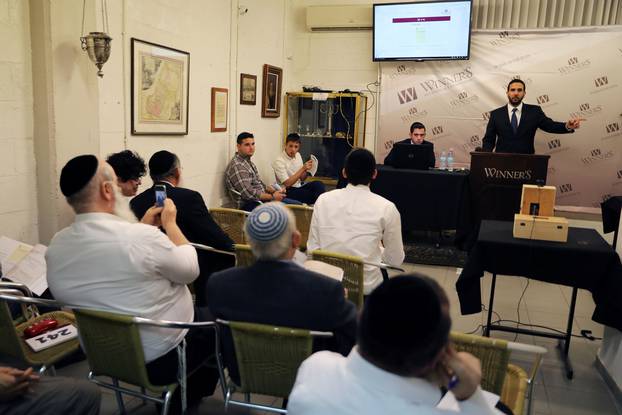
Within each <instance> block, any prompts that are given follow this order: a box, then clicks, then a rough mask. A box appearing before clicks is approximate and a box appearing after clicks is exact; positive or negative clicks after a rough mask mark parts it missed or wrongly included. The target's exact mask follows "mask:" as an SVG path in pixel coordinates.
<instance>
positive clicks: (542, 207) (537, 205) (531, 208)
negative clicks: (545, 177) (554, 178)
mask: <svg viewBox="0 0 622 415" xmlns="http://www.w3.org/2000/svg"><path fill="white" fill-rule="evenodd" d="M554 207H555V186H536V185H533V184H524V185H523V193H522V195H521V199H520V213H521V214H522V215H533V216H553V209H554Z"/></svg>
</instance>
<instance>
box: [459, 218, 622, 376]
mask: <svg viewBox="0 0 622 415" xmlns="http://www.w3.org/2000/svg"><path fill="white" fill-rule="evenodd" d="M512 226H513V224H512V222H502V221H491V220H483V221H482V223H481V226H480V230H479V235H478V237H477V241H476V243H475V245H474V247H473V249H472V251H471V252H470V254H469V257H468V259H467V263H466V265H465V267H464V269H463V270H462V273H461V274H460V277H459V278H458V281H457V282H456V289H457V291H458V297H459V299H460V309H461V311H462V314H473V313H479V312H481V310H482V299H481V292H480V278H481V277H483V275H484V271H488V272H490V273H492V274H493V280H492V287H491V290H490V305H489V308H488V320H487V325H486V330H485V333H486V335H488V334H489V332H490V330H502V331H511V332H514V333H524V334H531V335H535V336H544V337H551V338H557V339H560V340H563V344H561V342H560V346H563V350H562V357H563V359H564V363H565V364H566V375H567V376H568V377H569V378H571V377H572V367H571V365H570V362H569V361H568V348H569V347H570V338H571V334H572V320H573V318H574V308H575V304H576V298H577V289H578V288H582V289H586V290H589V291H590V292H591V293H592V296H593V298H594V302H595V304H596V308H595V310H594V314H593V315H592V320H594V321H596V322H598V323H601V324H605V325H607V326H610V327H614V328H616V329H618V330H622V264H620V258H619V256H618V254H617V253H616V252H615V251H614V250H613V248H612V247H611V246H610V245H609V244H608V243H607V242H606V241H605V240H604V239H603V238H602V237H601V236H600V234H599V233H598V232H596V231H595V230H594V229H584V228H573V227H570V228H569V229H568V241H567V242H565V243H561V242H549V241H537V240H528V239H517V238H514V237H513V236H512ZM497 274H502V275H514V276H522V277H527V278H532V279H536V280H539V281H544V282H549V283H553V284H561V285H566V286H569V287H572V288H573V291H572V299H571V302H570V310H569V314H568V326H567V331H566V333H565V334H564V335H558V334H553V333H549V332H541V331H534V330H525V329H521V328H515V327H507V326H500V325H491V315H492V307H493V299H494V292H495V282H496V277H497ZM517 301H518V296H517Z"/></svg>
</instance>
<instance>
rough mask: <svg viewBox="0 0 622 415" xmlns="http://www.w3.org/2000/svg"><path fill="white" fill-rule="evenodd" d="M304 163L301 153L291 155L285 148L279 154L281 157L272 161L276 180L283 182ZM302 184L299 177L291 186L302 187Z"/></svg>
mask: <svg viewBox="0 0 622 415" xmlns="http://www.w3.org/2000/svg"><path fill="white" fill-rule="evenodd" d="M302 165H303V162H302V156H301V155H300V153H298V152H296V155H295V156H294V157H290V156H288V155H287V153H286V152H285V150H283V152H282V153H281V154H279V157H277V159H276V160H274V162H272V169H273V170H274V176H275V177H276V181H277V182H278V183H279V184H283V182H285V180H287V179H289V178H290V177H292V176H293V175H294V173H296V172H297V171H298V170H300V168H301V167H302ZM301 185H302V182H301V181H300V179H298V180H297V181H296V183H294V184H293V185H292V186H291V187H300V186H301Z"/></svg>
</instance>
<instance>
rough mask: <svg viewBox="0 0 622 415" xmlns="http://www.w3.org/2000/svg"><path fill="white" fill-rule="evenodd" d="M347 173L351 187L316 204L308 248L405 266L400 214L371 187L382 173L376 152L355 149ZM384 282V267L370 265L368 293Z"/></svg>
mask: <svg viewBox="0 0 622 415" xmlns="http://www.w3.org/2000/svg"><path fill="white" fill-rule="evenodd" d="M342 174H343V175H344V176H345V177H346V179H347V180H348V185H347V186H346V187H345V188H343V189H337V190H333V191H330V192H326V193H324V194H322V195H321V196H320V197H319V198H318V199H317V201H316V202H315V206H314V207H313V217H312V218H311V229H310V231H309V240H308V241H307V252H313V251H314V250H316V249H324V250H327V251H333V252H339V253H343V254H347V255H354V256H358V257H361V258H362V259H363V260H364V261H367V262H372V263H380V262H385V263H387V264H389V265H393V266H396V267H397V266H400V265H401V264H402V261H404V245H403V243H402V222H401V218H400V213H399V212H398V211H397V208H396V207H395V205H394V204H393V203H392V202H390V201H388V200H386V199H385V198H383V197H382V196H379V195H377V194H375V193H372V192H371V190H370V189H369V184H370V183H371V181H372V180H373V179H375V178H376V174H377V171H376V161H375V159H374V155H373V154H372V153H371V152H370V151H369V150H366V149H364V148H356V149H354V150H352V151H351V152H350V153H349V154H348V155H347V157H346V161H345V168H344V169H343V173H342ZM381 282H382V274H381V272H380V269H379V268H378V267H374V266H371V265H365V286H364V294H365V295H369V294H370V293H371V292H372V290H373V289H374V288H376V287H377V286H378V285H379V284H380V283H381Z"/></svg>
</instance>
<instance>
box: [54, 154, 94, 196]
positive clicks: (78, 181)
mask: <svg viewBox="0 0 622 415" xmlns="http://www.w3.org/2000/svg"><path fill="white" fill-rule="evenodd" d="M98 165H99V161H98V160H97V157H95V156H94V155H92V154H83V155H81V156H77V157H74V158H72V159H71V160H69V161H68V162H67V164H65V167H63V169H62V170H61V172H60V190H61V192H63V194H64V195H65V197H70V196H72V195H74V194H76V193H78V192H79V191H80V190H82V189H83V188H84V186H86V184H87V183H88V182H90V181H91V179H92V178H93V176H95V173H97V166H98Z"/></svg>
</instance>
